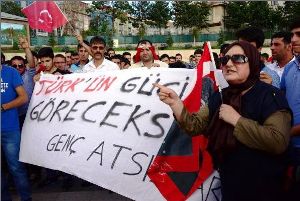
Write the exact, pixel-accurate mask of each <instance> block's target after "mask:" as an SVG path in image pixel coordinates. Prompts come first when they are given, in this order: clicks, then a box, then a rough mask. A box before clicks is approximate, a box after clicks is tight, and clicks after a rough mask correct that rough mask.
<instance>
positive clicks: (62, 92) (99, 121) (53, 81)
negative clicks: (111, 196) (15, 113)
mask: <svg viewBox="0 0 300 201" xmlns="http://www.w3.org/2000/svg"><path fill="white" fill-rule="evenodd" d="M155 82H159V83H161V84H164V85H167V86H169V87H170V88H172V89H174V90H175V91H176V92H177V93H178V94H180V95H181V96H182V98H185V97H186V96H187V95H188V94H189V93H190V91H191V90H192V88H193V86H194V85H195V82H196V73H195V70H189V69H162V68H152V69H147V68H140V69H131V70H122V71H108V72H101V73H85V74H83V73H82V74H70V75H64V76H57V75H49V74H44V75H43V76H42V77H41V79H40V81H39V82H37V83H36V85H35V89H34V92H33V95H32V99H31V102H30V105H29V109H28V112H27V116H26V120H25V123H24V126H23V130H22V141H21V152H20V160H21V161H23V162H26V163H31V164H34V165H39V166H43V167H47V168H51V169H55V170H60V171H63V172H66V173H69V174H72V175H75V176H77V177H80V178H83V179H85V180H87V181H89V182H91V183H94V184H97V185H99V186H102V187H104V188H107V189H110V190H112V191H115V192H117V193H119V194H121V195H124V196H126V197H129V198H131V199H134V200H143V201H145V200H149V201H150V200H151V201H152V200H165V199H164V198H163V197H162V195H161V194H160V192H159V191H158V190H157V188H156V187H155V185H154V184H153V183H152V182H151V181H149V178H148V177H147V175H146V171H147V169H148V168H149V166H150V164H151V162H152V161H153V159H154V157H155V156H156V154H157V152H158V150H159V148H160V146H161V144H162V143H163V140H164V137H165V136H166V134H167V132H168V130H169V129H170V126H171V124H172V122H173V120H174V118H173V115H172V111H171V110H170V108H169V107H168V106H167V105H165V104H164V103H162V102H161V101H160V100H159V98H158V96H157V88H154V87H153V85H152V83H155ZM211 183H214V185H213V186H212V185H211ZM218 185H219V184H218V182H217V183H216V180H215V179H214V177H213V176H212V177H211V178H210V179H208V180H207V182H206V183H205V184H204V187H203V189H200V190H198V191H197V192H196V193H194V194H193V195H192V196H191V198H190V199H189V200H198V201H199V200H201V199H202V200H218V196H215V194H216V193H215V192H214V193H210V191H211V190H212V188H213V189H214V188H215V187H216V186H218ZM199 188H201V187H199ZM216 188H217V187H216ZM215 191H218V192H217V195H219V194H220V190H215Z"/></svg>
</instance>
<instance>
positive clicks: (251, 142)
mask: <svg viewBox="0 0 300 201" xmlns="http://www.w3.org/2000/svg"><path fill="white" fill-rule="evenodd" d="M220 61H221V68H222V70H223V75H224V77H225V79H226V80H227V82H228V83H229V87H227V88H225V89H223V90H222V94H220V93H219V92H215V93H214V94H213V95H212V97H211V98H210V100H209V103H208V106H204V107H202V108H201V109H200V111H199V112H198V113H194V114H190V113H188V111H187V110H186V108H185V107H184V105H183V103H182V101H181V100H180V98H179V97H178V95H177V94H176V93H175V92H174V91H173V90H171V89H169V88H167V87H164V86H162V85H159V84H155V86H157V87H158V88H159V91H160V92H159V94H158V95H159V98H160V100H161V101H163V102H164V103H166V104H168V105H169V106H170V107H171V109H172V111H173V113H174V116H175V117H176V120H177V121H178V123H179V125H180V126H181V128H182V129H184V130H185V131H186V132H187V133H188V134H189V135H191V136H193V135H199V134H200V133H202V134H204V135H206V136H207V137H208V139H209V141H208V150H209V152H210V153H211V155H212V158H213V162H214V167H215V169H217V170H218V171H219V173H220V178H221V190H222V200H223V201H276V200H285V197H284V193H283V182H284V176H285V172H286V161H285V160H286V155H285V154H286V149H287V146H288V143H289V131H290V126H291V113H290V110H289V107H288V104H287V101H286V99H285V97H284V96H283V95H282V94H281V93H280V91H279V90H278V89H277V88H275V87H273V86H271V85H269V84H266V83H263V82H261V81H260V80H259V66H260V55H259V53H258V51H257V50H256V48H255V47H254V46H252V45H251V44H250V43H248V42H235V43H232V44H231V45H230V46H228V47H227V48H226V50H225V51H224V56H223V57H222V58H221V59H220Z"/></svg>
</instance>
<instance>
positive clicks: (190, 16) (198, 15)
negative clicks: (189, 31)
mask: <svg viewBox="0 0 300 201" xmlns="http://www.w3.org/2000/svg"><path fill="white" fill-rule="evenodd" d="M173 7H174V15H175V22H174V24H175V26H176V27H183V28H196V29H199V30H200V29H202V28H206V27H208V16H209V14H210V9H211V7H210V5H209V4H207V3H206V2H198V1H192V2H187V1H175V2H174V3H173Z"/></svg>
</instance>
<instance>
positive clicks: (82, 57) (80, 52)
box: [78, 47, 89, 61]
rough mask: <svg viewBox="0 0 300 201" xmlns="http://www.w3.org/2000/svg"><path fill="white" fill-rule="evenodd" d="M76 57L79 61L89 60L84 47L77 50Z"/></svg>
mask: <svg viewBox="0 0 300 201" xmlns="http://www.w3.org/2000/svg"><path fill="white" fill-rule="evenodd" d="M78 55H79V60H80V61H86V60H87V59H88V58H89V53H88V51H86V49H84V47H82V48H79V49H78Z"/></svg>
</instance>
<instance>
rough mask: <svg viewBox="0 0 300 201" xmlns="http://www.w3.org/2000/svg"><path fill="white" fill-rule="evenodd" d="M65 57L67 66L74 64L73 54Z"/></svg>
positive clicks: (69, 53) (67, 54)
mask: <svg viewBox="0 0 300 201" xmlns="http://www.w3.org/2000/svg"><path fill="white" fill-rule="evenodd" d="M65 57H66V62H67V65H71V64H72V59H71V52H68V53H66V54H65Z"/></svg>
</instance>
